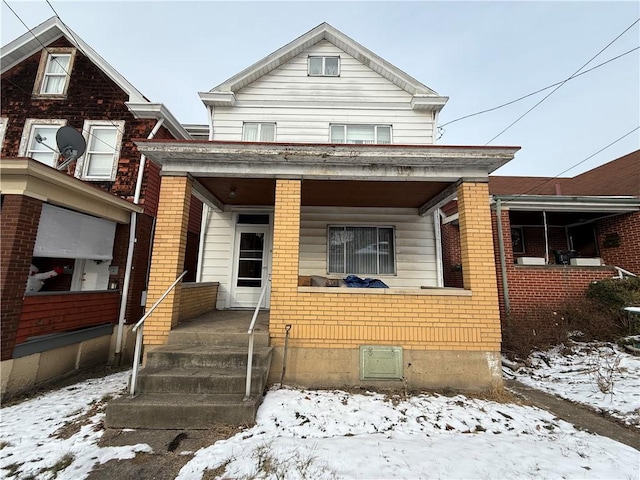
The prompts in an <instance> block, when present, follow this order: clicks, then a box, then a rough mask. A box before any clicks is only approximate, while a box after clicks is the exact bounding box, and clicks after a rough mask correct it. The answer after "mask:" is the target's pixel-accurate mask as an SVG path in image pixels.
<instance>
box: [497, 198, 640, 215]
mask: <svg viewBox="0 0 640 480" xmlns="http://www.w3.org/2000/svg"><path fill="white" fill-rule="evenodd" d="M497 200H500V202H501V204H502V206H503V207H505V208H507V209H511V210H522V211H525V210H526V211H539V210H545V211H598V212H634V211H638V210H640V197H636V196H570V195H493V196H492V201H493V202H495V201H497Z"/></svg>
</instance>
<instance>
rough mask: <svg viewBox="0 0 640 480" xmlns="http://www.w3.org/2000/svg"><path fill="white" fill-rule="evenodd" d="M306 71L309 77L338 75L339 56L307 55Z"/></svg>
mask: <svg viewBox="0 0 640 480" xmlns="http://www.w3.org/2000/svg"><path fill="white" fill-rule="evenodd" d="M307 72H308V74H309V76H310V77H338V76H340V57H337V56H336V57H309V65H308V71H307Z"/></svg>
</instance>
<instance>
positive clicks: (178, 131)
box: [125, 102, 191, 140]
mask: <svg viewBox="0 0 640 480" xmlns="http://www.w3.org/2000/svg"><path fill="white" fill-rule="evenodd" d="M125 105H126V106H127V108H129V110H130V111H131V113H133V115H134V116H135V117H136V118H140V119H148V118H151V119H155V120H160V119H164V124H163V126H164V127H165V128H166V129H167V130H169V132H170V133H171V134H172V135H173V136H174V137H176V138H178V139H181V140H190V139H191V135H190V134H189V132H187V130H186V129H185V128H184V127H183V126H182V124H181V123H180V122H179V121H178V120H177V119H176V117H174V116H173V114H172V113H171V112H170V111H169V109H168V108H167V107H166V106H165V105H164V104H163V103H149V102H142V103H133V102H126V103H125Z"/></svg>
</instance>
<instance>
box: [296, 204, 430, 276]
mask: <svg viewBox="0 0 640 480" xmlns="http://www.w3.org/2000/svg"><path fill="white" fill-rule="evenodd" d="M339 224H343V225H353V226H357V225H362V226H371V225H380V226H393V228H394V233H395V259H396V273H395V275H393V274H392V275H383V274H378V275H367V276H370V277H373V276H375V277H378V278H380V279H382V280H383V281H384V283H386V284H387V285H389V286H390V287H395V288H420V287H422V286H429V287H435V286H437V280H436V279H437V270H436V249H435V238H434V231H433V219H432V217H431V216H430V215H427V216H425V217H421V216H419V215H418V211H417V210H415V209H412V208H355V207H302V213H301V219H300V262H299V265H300V275H304V276H309V275H322V276H326V275H328V266H327V253H328V252H327V228H328V227H329V226H330V225H339ZM330 276H331V277H332V278H343V277H344V276H345V275H342V274H330Z"/></svg>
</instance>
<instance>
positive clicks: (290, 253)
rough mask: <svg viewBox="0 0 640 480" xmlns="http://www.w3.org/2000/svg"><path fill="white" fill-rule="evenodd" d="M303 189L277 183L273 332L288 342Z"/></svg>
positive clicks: (293, 182) (293, 183)
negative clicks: (286, 307)
mask: <svg viewBox="0 0 640 480" xmlns="http://www.w3.org/2000/svg"><path fill="white" fill-rule="evenodd" d="M301 189H302V182H301V181H300V180H277V181H276V201H275V212H274V218H273V260H272V264H271V313H270V321H269V332H270V334H271V336H272V337H275V338H279V339H283V338H284V326H285V325H286V324H287V323H291V318H290V317H289V316H288V314H287V311H286V309H285V308H284V307H283V306H284V305H285V304H287V305H288V304H290V303H291V300H292V297H295V296H296V295H297V291H298V271H299V270H298V261H299V257H300V198H301ZM275 343H276V344H280V343H282V342H281V341H276V342H275Z"/></svg>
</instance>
